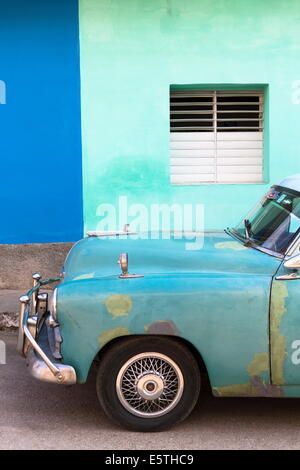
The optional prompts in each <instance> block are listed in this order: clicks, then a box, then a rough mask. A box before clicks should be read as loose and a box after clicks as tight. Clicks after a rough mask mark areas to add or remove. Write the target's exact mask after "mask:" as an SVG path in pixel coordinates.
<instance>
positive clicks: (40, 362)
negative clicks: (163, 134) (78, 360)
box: [17, 275, 76, 385]
mask: <svg viewBox="0 0 300 470" xmlns="http://www.w3.org/2000/svg"><path fill="white" fill-rule="evenodd" d="M33 279H34V285H33V288H32V289H30V291H28V292H27V294H26V295H23V296H22V297H20V301H21V312H20V319H19V334H18V343H17V350H18V352H19V353H20V354H21V355H22V356H26V357H27V365H28V367H29V370H30V373H31V375H32V376H33V377H35V378H37V379H39V380H42V381H46V382H54V383H60V384H68V385H71V384H75V383H76V372H75V370H74V368H73V367H72V366H68V365H66V364H61V363H58V362H54V361H53V360H51V359H50V358H49V357H48V356H47V354H46V353H45V352H44V351H43V349H42V348H41V347H40V345H39V344H38V343H37V341H36V338H35V336H36V330H37V322H38V317H37V313H38V312H37V305H38V302H37V299H38V292H39V289H40V287H41V286H45V285H47V284H50V283H53V282H56V281H59V280H60V279H59V278H54V279H47V280H45V281H41V280H40V276H38V275H34V276H33Z"/></svg>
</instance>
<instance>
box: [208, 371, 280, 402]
mask: <svg viewBox="0 0 300 470" xmlns="http://www.w3.org/2000/svg"><path fill="white" fill-rule="evenodd" d="M213 394H214V396H216V397H273V398H282V397H283V390H282V388H281V387H277V386H274V385H269V384H265V383H264V382H263V380H262V378H261V377H258V376H254V377H251V379H250V381H249V382H247V383H244V384H235V385H225V386H224V387H213Z"/></svg>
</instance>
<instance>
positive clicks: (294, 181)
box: [275, 173, 300, 193]
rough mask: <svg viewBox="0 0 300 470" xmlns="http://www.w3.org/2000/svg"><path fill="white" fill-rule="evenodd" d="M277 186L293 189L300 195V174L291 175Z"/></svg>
mask: <svg viewBox="0 0 300 470" xmlns="http://www.w3.org/2000/svg"><path fill="white" fill-rule="evenodd" d="M275 186H282V187H284V188H288V189H293V190H294V191H297V192H299V193H300V173H297V174H296V175H290V176H286V177H285V178H283V180H281V181H279V182H278V183H276V185H275Z"/></svg>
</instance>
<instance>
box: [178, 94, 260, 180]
mask: <svg viewBox="0 0 300 470" xmlns="http://www.w3.org/2000/svg"><path fill="white" fill-rule="evenodd" d="M170 122H171V126H170V130H171V137H170V140H171V183H172V184H205V183H220V184H222V183H224V184H225V183H228V184H229V183H262V182H263V92H260V91H255V92H254V91H247V92H246V91H243V92H233V91H230V92H229V91H228V92H225V91H214V92H199V91H192V92H191V91H189V92H185V91H184V92H183V91H172V92H171V97H170Z"/></svg>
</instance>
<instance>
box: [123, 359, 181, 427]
mask: <svg viewBox="0 0 300 470" xmlns="http://www.w3.org/2000/svg"><path fill="white" fill-rule="evenodd" d="M183 388H184V381H183V375H182V373H181V370H180V369H179V367H178V366H177V364H176V363H175V362H174V361H173V360H172V359H170V358H169V357H167V356H165V355H164V354H159V353H153V352H147V353H142V354H138V355H136V356H134V357H132V358H131V359H129V360H128V361H127V362H126V363H125V364H124V366H123V367H122V368H121V370H120V372H119V374H118V377H117V380H116V391H117V394H118V397H119V400H120V402H121V403H122V405H123V406H124V408H126V409H127V410H128V411H130V412H131V413H132V414H134V415H137V416H141V417H143V418H153V417H156V416H162V415H164V414H166V413H168V412H169V411H170V410H171V409H173V408H174V407H175V406H176V405H177V403H178V402H179V400H180V398H181V395H182V392H183Z"/></svg>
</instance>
